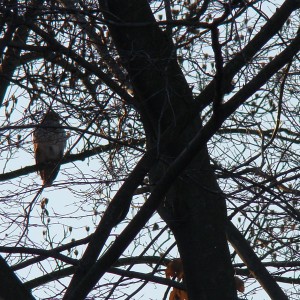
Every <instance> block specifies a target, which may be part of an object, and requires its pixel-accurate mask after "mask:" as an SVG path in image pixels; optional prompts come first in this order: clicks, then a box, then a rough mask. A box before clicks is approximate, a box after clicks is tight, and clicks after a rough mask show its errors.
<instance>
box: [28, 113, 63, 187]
mask: <svg viewBox="0 0 300 300" xmlns="http://www.w3.org/2000/svg"><path fill="white" fill-rule="evenodd" d="M40 125H41V127H39V128H36V129H35V131H34V132H33V145H34V157H35V162H36V165H37V172H38V173H39V174H40V176H41V178H42V180H43V185H45V187H48V186H51V185H52V183H53V181H54V180H55V178H56V176H57V174H58V172H59V168H60V163H61V160H62V158H63V156H64V150H65V147H66V141H67V136H66V133H65V130H64V129H63V128H62V127H61V125H60V117H59V115H58V114H57V113H56V112H54V111H51V110H50V111H48V112H47V113H46V114H45V116H44V117H43V120H42V122H41V123H40Z"/></svg>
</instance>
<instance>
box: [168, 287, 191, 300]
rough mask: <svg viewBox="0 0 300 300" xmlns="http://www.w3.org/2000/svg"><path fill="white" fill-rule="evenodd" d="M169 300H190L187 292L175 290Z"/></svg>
mask: <svg viewBox="0 0 300 300" xmlns="http://www.w3.org/2000/svg"><path fill="white" fill-rule="evenodd" d="M169 300H188V296H187V293H186V291H183V290H179V289H176V288H173V291H172V292H171V293H170V297H169Z"/></svg>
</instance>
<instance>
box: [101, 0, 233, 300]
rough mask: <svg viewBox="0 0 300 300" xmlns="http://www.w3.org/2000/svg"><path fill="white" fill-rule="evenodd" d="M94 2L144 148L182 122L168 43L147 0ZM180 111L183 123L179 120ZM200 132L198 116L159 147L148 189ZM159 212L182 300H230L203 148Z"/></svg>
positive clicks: (182, 85) (183, 102) (220, 204)
mask: <svg viewBox="0 0 300 300" xmlns="http://www.w3.org/2000/svg"><path fill="white" fill-rule="evenodd" d="M102 5H103V9H104V10H105V11H106V13H105V18H106V20H107V21H108V24H109V29H110V32H111V34H112V37H113V39H114V42H115V45H116V47H117V50H118V52H119V54H120V56H121V58H122V60H123V64H124V66H125V67H126V69H127V71H128V73H129V78H130V80H131V83H132V85H133V89H134V92H135V95H136V96H137V97H138V99H139V101H140V107H139V111H140V113H141V117H142V121H143V122H144V126H145V130H146V135H147V141H148V147H150V148H151V147H152V146H153V145H157V144H158V143H159V142H160V137H161V133H162V132H164V131H165V130H166V129H167V128H170V126H172V127H173V128H174V130H178V127H179V126H181V127H182V126H183V125H184V124H188V120H189V111H190V110H191V109H192V107H193V98H192V93H191V91H190V89H189V87H188V84H187V82H186V80H185V78H184V76H183V74H182V71H181V69H180V68H179V66H178V63H177V61H176V53H175V51H174V47H173V44H172V41H171V40H170V39H169V38H168V37H167V36H166V35H165V34H164V33H163V32H162V31H161V30H160V29H159V28H158V26H157V25H156V24H155V19H154V18H153V15H152V12H151V10H150V8H149V4H148V1H146V0H131V1H129V0H110V1H102ZM137 23H138V24H139V25H138V26H137ZM183 114H185V115H186V118H185V119H183V121H182V118H180V117H182V115H183ZM179 118H180V120H181V121H180V122H179ZM200 128H201V122H200V119H198V120H195V121H194V122H193V124H189V127H188V128H186V130H185V131H184V133H183V134H181V135H179V136H178V137H177V139H173V141H172V142H171V143H170V145H169V146H168V147H167V148H164V149H160V150H159V153H158V157H159V161H158V163H157V166H156V167H155V168H154V169H153V170H152V171H151V179H152V182H153V184H155V182H156V181H157V180H159V178H160V177H161V176H162V175H163V174H164V171H165V169H166V168H167V164H168V162H171V161H172V160H173V159H174V158H175V157H176V156H177V155H178V154H179V153H180V151H182V150H183V149H184V147H186V146H187V145H188V143H189V141H190V140H191V138H192V137H193V136H194V134H195V133H196V132H197V131H198V130H199V129H200ZM159 213H160V215H161V216H162V218H163V219H164V220H165V221H166V222H167V224H168V225H169V226H170V228H171V229H172V231H173V233H174V236H175V238H176V241H177V244H178V249H179V252H180V255H181V258H182V260H183V264H184V272H185V283H186V286H187V290H188V295H189V299H190V300H196V299H197V300H200V299H201V300H204V299H211V300H218V299H222V300H227V299H228V300H232V299H234V298H235V297H236V291H235V288H234V281H233V268H232V265H231V261H230V256H229V250H228V245H227V241H226V235H225V222H226V204H225V199H224V197H223V195H222V193H221V191H220V188H219V187H218V184H217V182H216V179H215V177H214V174H213V171H212V169H211V167H210V164H209V155H208V153H207V150H206V148H205V147H204V150H202V151H200V152H199V154H198V155H197V156H196V157H195V158H194V160H193V162H192V163H191V164H190V165H189V166H187V168H186V170H185V172H184V174H182V175H181V176H180V178H178V180H177V181H176V183H175V184H174V185H173V187H172V188H171V189H170V190H169V193H168V195H167V197H166V199H165V201H164V203H162V205H161V207H160V209H159Z"/></svg>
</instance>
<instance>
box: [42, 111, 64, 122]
mask: <svg viewBox="0 0 300 300" xmlns="http://www.w3.org/2000/svg"><path fill="white" fill-rule="evenodd" d="M49 121H51V122H53V121H54V122H59V121H60V117H59V115H58V114H57V113H56V112H54V111H52V110H49V111H48V112H47V113H46V115H45V116H44V118H43V121H42V123H43V122H49Z"/></svg>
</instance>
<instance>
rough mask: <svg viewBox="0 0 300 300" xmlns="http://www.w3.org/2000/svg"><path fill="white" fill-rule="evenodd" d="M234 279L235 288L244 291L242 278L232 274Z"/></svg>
mask: <svg viewBox="0 0 300 300" xmlns="http://www.w3.org/2000/svg"><path fill="white" fill-rule="evenodd" d="M234 281H235V287H236V289H237V290H238V291H239V292H241V293H244V291H245V285H244V281H243V280H242V279H240V278H239V277H237V276H234Z"/></svg>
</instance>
